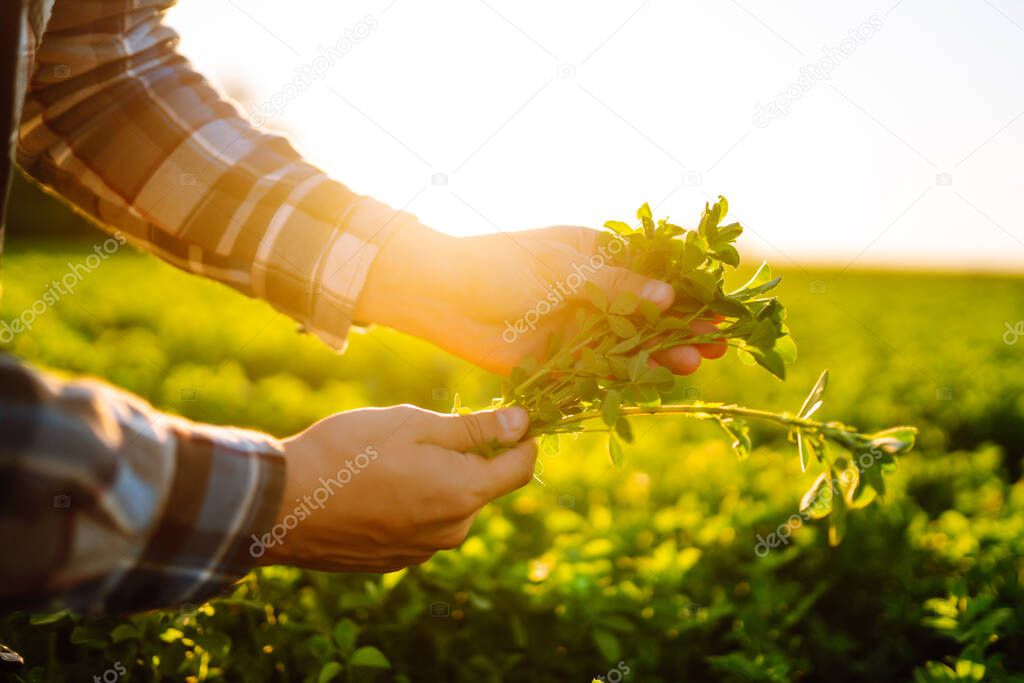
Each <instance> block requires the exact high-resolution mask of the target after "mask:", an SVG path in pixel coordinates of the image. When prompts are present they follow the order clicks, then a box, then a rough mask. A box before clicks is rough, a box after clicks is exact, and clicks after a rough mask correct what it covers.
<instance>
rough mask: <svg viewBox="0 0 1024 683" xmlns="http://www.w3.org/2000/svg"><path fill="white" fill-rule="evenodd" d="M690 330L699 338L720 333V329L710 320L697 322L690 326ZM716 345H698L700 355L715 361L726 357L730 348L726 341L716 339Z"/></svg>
mask: <svg viewBox="0 0 1024 683" xmlns="http://www.w3.org/2000/svg"><path fill="white" fill-rule="evenodd" d="M690 329H691V330H693V333H694V334H695V335H697V336H698V337H704V336H706V335H709V334H714V333H715V332H717V331H718V327H716V326H715V324H714V323H712V322H710V321H708V320H695V321H693V323H692V324H691V325H690ZM715 341H716V342H722V343H715V344H697V350H698V351H700V355H702V356H704V357H705V358H707V359H708V360H715V359H716V358H721V357H722V356H724V355H725V352H726V350H727V349H728V348H729V347H727V346H726V345H725V343H724V342H725V340H724V339H716V340H715Z"/></svg>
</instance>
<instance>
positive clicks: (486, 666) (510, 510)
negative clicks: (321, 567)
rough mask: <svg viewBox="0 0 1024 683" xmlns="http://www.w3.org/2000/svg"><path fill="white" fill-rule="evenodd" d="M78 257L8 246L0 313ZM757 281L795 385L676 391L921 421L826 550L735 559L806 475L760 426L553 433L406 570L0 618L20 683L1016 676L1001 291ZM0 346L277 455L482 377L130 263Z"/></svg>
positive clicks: (461, 390)
mask: <svg viewBox="0 0 1024 683" xmlns="http://www.w3.org/2000/svg"><path fill="white" fill-rule="evenodd" d="M90 238H91V239H92V242H86V243H83V244H81V245H75V244H69V243H67V242H54V241H41V242H24V241H22V242H12V243H11V244H9V245H8V248H7V252H6V253H5V261H4V274H3V283H4V293H3V298H2V299H0V320H10V319H12V318H14V317H16V316H19V315H21V313H22V311H23V310H25V309H26V308H27V307H30V306H31V305H32V302H33V301H35V300H36V299H37V298H39V297H40V296H41V293H42V291H43V290H44V289H45V288H46V286H47V283H48V282H49V281H50V280H54V279H60V277H61V276H62V275H63V274H64V273H65V272H66V271H67V269H68V264H69V263H78V262H81V261H82V260H83V259H84V258H85V256H86V255H87V254H89V253H92V252H91V248H92V243H93V242H94V243H98V242H100V241H102V238H101V237H100V236H99V233H93V234H91V235H90ZM775 261H776V262H775V263H774V264H773V265H774V266H775V270H776V271H777V272H781V274H782V275H783V276H784V283H783V286H782V288H781V291H780V292H779V296H780V298H782V300H783V301H784V302H786V303H787V305H788V307H789V310H790V315H789V324H790V326H791V328H792V331H793V335H794V337H795V338H796V340H797V343H798V345H799V349H800V359H799V360H798V362H797V363H796V364H795V365H794V366H793V367H792V369H791V370H792V372H791V377H790V378H789V379H788V380H787V382H786V383H781V382H778V381H776V380H774V379H773V378H771V377H770V376H769V375H768V374H767V373H765V372H763V371H761V370H760V369H758V368H750V367H746V366H745V365H743V364H742V363H740V362H739V360H738V359H737V357H736V356H735V355H733V354H730V355H727V356H726V357H725V358H723V359H721V360H719V361H715V362H706V361H705V365H704V367H702V368H701V370H700V371H699V372H698V373H697V374H696V375H694V376H692V377H688V378H681V379H680V380H679V382H678V395H679V399H680V400H686V399H692V398H698V397H699V398H701V399H703V400H709V401H727V402H740V403H744V404H747V405H751V406H755V407H765V408H770V409H773V410H776V409H790V410H794V411H795V410H796V409H797V408H799V406H800V403H801V401H802V400H803V398H804V396H805V394H806V392H807V391H808V390H809V388H810V387H811V385H812V384H813V382H814V380H815V379H816V377H817V375H818V373H819V372H820V371H821V370H822V369H825V368H828V369H829V370H830V371H831V374H832V382H831V385H830V389H829V394H828V396H827V397H826V402H825V407H824V408H823V409H822V411H821V412H820V413H819V415H822V416H825V417H827V418H829V419H837V420H842V421H844V422H850V423H853V424H857V425H858V426H861V427H863V428H864V429H865V430H871V429H874V428H882V427H886V426H890V425H893V424H900V423H907V424H914V425H917V426H919V427H920V428H921V437H920V440H919V444H918V448H916V449H915V450H914V451H913V452H912V453H911V454H910V455H908V456H906V457H904V458H903V459H902V460H901V461H900V466H899V471H898V473H897V475H896V476H895V478H894V484H893V485H892V486H891V487H890V490H889V492H888V494H887V496H886V498H885V500H883V501H881V502H876V503H875V504H873V505H872V506H870V507H869V508H867V509H865V510H863V511H861V512H859V513H858V514H856V515H854V516H853V517H852V518H851V520H850V528H849V531H848V534H847V538H846V540H845V541H844V542H843V543H842V545H840V546H839V547H837V548H830V547H828V544H827V542H826V538H825V533H824V531H825V530H824V528H822V527H819V526H817V525H816V523H815V522H806V523H804V524H802V525H801V526H800V528H797V529H794V530H793V532H792V534H791V535H789V536H788V538H786V539H785V540H784V542H782V543H780V544H777V547H774V548H768V547H767V546H764V545H762V546H761V547H760V548H759V547H758V543H759V539H763V538H765V537H767V536H768V535H769V534H771V533H773V532H778V531H779V530H780V529H781V528H783V527H785V526H786V525H787V524H788V522H787V520H789V519H790V517H791V516H792V515H794V513H796V512H797V508H798V502H799V498H800V495H801V494H802V493H803V492H804V490H806V488H807V487H808V485H809V484H810V482H811V480H812V479H813V477H814V475H813V474H811V473H810V472H808V473H806V474H804V473H801V471H800V467H799V462H798V458H797V456H796V453H795V450H794V448H793V446H792V445H791V444H788V443H787V442H786V435H785V433H784V432H780V431H777V430H773V429H771V428H755V432H754V440H755V444H758V446H757V448H756V449H755V452H754V454H753V455H752V457H751V458H750V459H749V460H747V461H745V462H739V461H737V459H736V457H735V456H734V455H733V454H732V452H731V451H730V449H729V448H728V444H727V443H726V442H725V441H724V440H723V439H722V438H721V437H720V436H719V434H718V430H717V428H715V427H714V426H713V425H705V424H703V423H696V422H692V421H686V420H683V419H680V418H678V417H674V416H661V417H658V418H648V419H643V420H640V421H638V422H636V423H635V425H634V428H635V432H636V436H637V439H636V443H635V444H633V445H632V446H631V447H630V448H629V449H628V451H627V461H626V464H625V466H624V467H623V468H622V469H614V468H612V467H611V466H610V465H609V463H608V459H607V456H606V455H605V453H604V452H603V449H602V448H601V446H600V445H599V444H600V443H601V442H600V441H598V440H594V441H591V440H589V438H586V437H585V438H580V439H578V440H572V439H569V438H565V437H563V442H562V444H561V449H560V451H559V453H558V454H556V455H545V456H544V457H543V459H542V461H541V464H540V465H539V466H538V478H537V479H538V480H537V481H534V482H532V483H531V484H530V485H528V486H527V487H526V488H525V489H523V490H521V491H519V492H517V493H515V494H513V495H510V496H508V497H506V498H504V499H502V500H501V501H499V502H498V503H496V504H494V505H491V506H489V507H488V508H486V509H485V510H484V511H483V512H482V513H481V515H480V516H479V517H478V519H477V521H476V523H475V526H474V528H473V531H472V533H471V535H470V537H469V539H468V540H467V541H466V542H465V543H464V544H463V546H462V547H461V548H459V549H457V550H454V551H449V552H443V553H440V554H438V555H437V556H435V557H434V559H432V560H431V561H430V562H428V563H426V564H425V565H422V566H420V567H416V568H412V569H409V570H406V571H402V572H398V573H394V574H389V575H385V576H371V575H328V574H320V573H315V572H307V571H298V570H294V569H290V568H284V567H274V568H268V569H264V570H261V571H258V572H255V573H253V574H251V575H250V576H249V577H247V578H246V579H245V580H244V581H242V582H241V583H240V584H239V585H238V586H237V588H236V589H235V590H234V591H233V592H231V593H230V594H228V595H225V596H224V597H223V598H221V599H218V600H215V601H213V602H211V603H209V604H206V605H201V606H199V605H186V606H184V607H182V608H181V609H178V610H168V611H162V612H155V613H149V614H144V615H139V616H135V617H131V618H123V619H105V620H80V619H77V618H72V617H69V616H67V615H49V616H43V615H36V616H29V615H14V616H11V617H8V618H6V619H4V620H0V642H6V643H7V644H9V645H10V646H11V647H14V648H15V649H17V650H19V651H20V652H21V653H22V654H23V655H24V656H25V657H26V659H27V660H28V662H29V670H28V671H27V672H26V673H25V674H24V678H25V680H36V681H63V680H92V679H93V677H94V676H100V677H102V676H103V674H104V672H106V671H107V670H109V669H111V668H112V667H114V665H115V662H116V663H120V664H122V665H123V667H124V669H125V670H126V672H125V673H124V674H123V676H121V678H122V679H123V680H126V681H148V680H170V681H178V680H185V679H188V680H193V681H202V680H231V681H238V680H246V681H262V680H280V681H319V682H321V683H322V682H325V681H329V680H335V681H345V682H349V683H351V682H358V681H396V682H402V681H442V682H445V681H454V682H467V683H469V682H474V683H476V682H489V681H531V682H546V681H591V680H594V679H598V680H607V681H613V682H617V681H626V682H629V681H637V682H643V683H647V682H652V683H653V682H664V683H672V682H678V681H717V680H721V681H918V682H924V681H981V680H987V681H1024V586H1022V582H1024V481H1022V479H1021V463H1022V453H1024V397H1022V395H1021V389H1022V387H1024V337H1021V338H1020V339H1017V338H1016V335H1015V334H1011V331H1012V330H1015V329H1017V323H1018V321H1020V320H1024V280H1022V279H1019V278H1011V277H987V276H973V275H972V276H969V275H941V274H924V273H894V272H871V271H856V270H851V271H847V272H842V273H840V272H838V271H820V270H804V269H802V268H800V267H799V266H797V265H795V264H793V263H791V262H787V261H786V260H785V259H784V258H781V257H780V258H779V259H776V260H775ZM741 277H742V275H738V276H737V283H739V281H740V279H741ZM1020 329H1021V330H1022V331H1024V323H1022V324H1021V326H1020ZM2 348H3V350H4V351H5V352H8V353H13V354H15V355H17V356H19V357H21V358H23V359H25V360H26V361H29V362H32V363H34V364H37V365H39V366H42V367H45V368H49V369H53V370H57V371H60V372H62V373H67V374H69V375H91V376H98V377H102V378H106V379H108V380H109V381H111V382H113V383H115V384H117V385H119V386H122V387H124V388H126V389H129V390H131V391H133V392H136V393H138V394H140V395H142V396H143V397H145V398H146V399H148V400H149V401H151V402H152V403H153V404H155V405H157V406H159V407H160V408H162V409H165V410H168V411H171V412H174V413H179V414H182V415H185V416H188V417H190V418H194V419H196V420H202V421H205V422H213V423H218V424H230V425H239V426H245V427H254V428H258V429H262V430H265V431H268V432H271V433H273V434H276V435H280V436H284V435H289V434H291V433H294V432H296V431H298V430H300V429H302V428H304V427H306V426H308V425H309V424H310V423H311V422H312V421H314V420H316V419H318V418H320V417H323V416H325V415H328V414H330V413H332V412H335V411H339V410H346V409H350V408H356V407H363V406H371V405H390V404H395V403H406V402H408V403H414V404H417V405H420V406H423V407H426V408H430V409H433V410H438V411H446V410H449V409H450V408H451V406H452V403H453V400H454V397H455V395H456V394H458V395H459V397H460V398H461V401H462V404H463V405H469V406H474V407H486V406H487V405H488V404H489V402H490V400H491V398H492V397H493V396H495V395H496V394H497V393H498V386H499V382H500V380H499V378H497V377H495V376H492V375H489V374H487V373H485V372H483V371H481V370H477V369H474V368H473V367H471V366H469V365H468V364H465V363H462V362H460V361H458V360H456V359H453V358H452V357H451V356H448V355H447V354H445V353H443V352H441V351H438V350H437V349H434V348H432V347H430V346H428V345H426V344H424V343H422V342H419V341H416V340H413V339H411V338H408V337H404V336H402V335H400V334H397V333H393V332H391V331H388V330H384V329H372V330H370V331H368V332H367V333H365V334H355V335H353V338H352V340H351V345H350V348H349V350H348V352H347V353H346V354H345V355H337V354H335V353H333V352H331V351H330V350H328V349H327V348H326V347H324V346H323V345H322V344H320V343H319V342H318V341H316V340H315V339H313V338H311V337H309V336H306V335H302V334H299V333H298V332H297V331H296V326H295V324H294V323H293V322H292V321H290V320H288V319H286V318H285V317H283V316H281V315H279V314H277V313H276V312H274V311H273V310H272V309H271V308H270V307H269V306H267V305H266V304H263V303H261V302H256V301H251V300H248V299H246V298H244V297H243V296H241V295H239V294H237V293H235V292H233V291H231V290H229V289H227V288H225V287H222V286H219V285H216V284H212V283H210V282H207V281H204V280H202V279H200V278H198V277H194V276H190V275H187V274H184V273H181V272H179V271H176V270H174V269H173V268H171V267H169V266H167V265H165V264H163V263H161V262H159V261H158V260H157V259H155V258H153V257H150V256H148V255H143V254H140V253H139V252H137V251H135V250H134V249H133V248H131V247H129V246H125V247H122V248H121V249H120V250H119V251H118V253H116V254H115V255H114V256H112V257H110V258H109V260H107V261H105V262H103V264H102V265H101V266H100V267H99V268H97V269H96V271H95V272H93V273H91V274H89V275H88V276H86V277H85V278H84V279H83V280H82V282H81V283H80V284H79V285H78V287H77V288H76V289H75V291H74V293H73V294H72V295H69V296H66V297H63V298H62V299H61V300H60V301H59V302H57V303H56V304H55V305H53V306H51V307H49V308H48V310H46V311H45V313H43V314H42V315H39V316H38V317H37V318H36V319H35V320H34V322H33V324H32V329H31V330H30V331H29V332H26V333H24V334H21V335H17V336H16V337H15V338H14V339H13V340H12V341H10V342H9V343H7V344H5V345H4V346H3V347H2ZM3 552H17V549H11V548H5V549H4V550H3Z"/></svg>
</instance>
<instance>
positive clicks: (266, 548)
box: [250, 433, 302, 566]
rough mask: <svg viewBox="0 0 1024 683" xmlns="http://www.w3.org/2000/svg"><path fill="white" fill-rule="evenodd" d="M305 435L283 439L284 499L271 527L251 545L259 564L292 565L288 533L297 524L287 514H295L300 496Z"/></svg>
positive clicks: (278, 507) (282, 498)
mask: <svg viewBox="0 0 1024 683" xmlns="http://www.w3.org/2000/svg"><path fill="white" fill-rule="evenodd" d="M301 435H302V434H301V433H300V434H298V435H296V436H293V437H291V438H289V439H284V440H283V441H281V445H282V446H283V448H284V467H285V472H284V487H283V489H282V491H281V500H280V502H279V503H278V506H277V510H276V512H275V513H274V518H273V521H272V522H271V525H270V527H269V528H268V529H266V530H265V531H264V532H263V534H262V535H260V536H257V537H256V539H254V541H253V545H252V546H251V547H250V553H251V554H252V555H253V557H254V558H255V559H256V562H255V564H256V566H269V565H275V564H292V558H291V557H290V556H289V554H288V551H287V549H288V545H287V544H288V538H287V534H289V533H291V532H290V531H289V529H290V528H291V527H294V526H295V525H294V524H291V525H290V522H291V521H292V520H287V519H286V517H288V516H289V515H290V514H291V513H292V511H293V508H294V507H295V500H296V498H298V497H299V493H298V492H296V490H295V486H296V483H297V482H296V480H297V478H298V475H297V473H296V471H295V470H296V468H295V464H296V462H297V460H298V459H299V458H300V454H299V453H298V451H299V449H300V445H301V439H300V438H299V437H300V436H301ZM289 525H290V526H289ZM257 541H258V543H257ZM256 546H259V549H260V550H261V552H259V554H257V552H254V550H253V548H255V547H256Z"/></svg>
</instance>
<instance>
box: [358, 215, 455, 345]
mask: <svg viewBox="0 0 1024 683" xmlns="http://www.w3.org/2000/svg"><path fill="white" fill-rule="evenodd" d="M457 242H458V240H457V238H455V237H452V236H450V235H445V234H444V233H441V232H438V231H436V230H433V229H431V228H428V227H426V226H425V225H423V224H422V223H420V222H419V221H417V220H415V219H412V218H411V217H410V219H409V220H405V221H404V222H403V223H402V224H401V225H400V226H398V227H397V228H396V229H395V230H393V231H391V233H390V234H389V235H388V237H387V239H386V240H385V241H383V242H382V244H380V245H379V246H378V249H379V251H378V253H377V256H376V257H375V258H374V261H373V265H372V266H371V267H370V271H369V273H368V274H367V277H366V284H365V286H364V287H363V291H362V292H361V294H360V295H359V300H358V301H357V302H356V309H355V319H356V320H358V321H360V322H365V323H376V324H379V325H385V326H387V327H391V328H394V329H397V330H400V331H402V332H408V333H412V334H416V333H418V332H419V331H420V328H421V327H422V325H423V324H424V323H426V322H427V321H428V319H429V318H430V317H431V314H430V311H431V309H432V308H433V306H434V305H435V304H436V302H439V301H443V300H444V287H445V286H446V283H447V282H448V280H450V278H451V274H452V272H453V266H454V265H455V264H454V262H453V259H454V253H453V252H454V249H453V247H454V245H455V244H456V243H457Z"/></svg>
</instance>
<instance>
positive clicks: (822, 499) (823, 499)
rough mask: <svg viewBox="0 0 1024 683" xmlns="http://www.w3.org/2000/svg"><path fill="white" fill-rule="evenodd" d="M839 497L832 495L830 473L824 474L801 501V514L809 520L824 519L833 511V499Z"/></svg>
mask: <svg viewBox="0 0 1024 683" xmlns="http://www.w3.org/2000/svg"><path fill="white" fill-rule="evenodd" d="M838 497H839V496H834V495H832V482H831V480H830V479H829V473H828V472H822V473H821V474H820V475H819V476H818V478H817V479H815V480H814V483H813V484H811V488H809V489H807V492H806V493H805V494H804V495H803V497H802V498H801V499H800V512H801V513H802V514H805V515H807V517H808V518H809V519H822V518H823V517H826V516H828V514H829V513H830V512H831V511H832V499H833V498H838Z"/></svg>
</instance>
